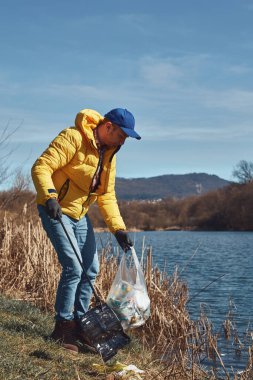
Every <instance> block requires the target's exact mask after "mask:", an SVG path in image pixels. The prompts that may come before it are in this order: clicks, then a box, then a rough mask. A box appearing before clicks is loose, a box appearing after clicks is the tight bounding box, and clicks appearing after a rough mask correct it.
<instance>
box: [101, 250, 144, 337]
mask: <svg viewBox="0 0 253 380" xmlns="http://www.w3.org/2000/svg"><path fill="white" fill-rule="evenodd" d="M106 303H107V304H108V306H109V307H110V308H112V309H113V310H114V311H115V313H116V314H117V316H118V318H119V320H120V321H121V325H122V327H123V329H124V330H126V329H129V328H135V327H139V326H141V325H143V324H144V323H145V322H146V320H147V319H148V318H149V316H150V299H149V296H148V292H147V287H146V283H145V279H144V275H143V272H142V269H141V266H140V263H139V260H138V257H137V255H136V252H135V249H134V248H133V247H131V253H127V254H126V253H124V254H123V256H122V259H121V262H120V265H119V268H118V271H117V273H116V276H115V278H114V280H113V283H112V286H111V289H110V291H109V294H108V297H107V299H106Z"/></svg>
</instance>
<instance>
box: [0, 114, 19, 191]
mask: <svg viewBox="0 0 253 380" xmlns="http://www.w3.org/2000/svg"><path fill="white" fill-rule="evenodd" d="M22 123H23V121H21V122H20V124H19V125H17V126H16V127H15V128H11V126H10V121H9V122H8V123H7V124H6V125H5V126H4V128H3V129H2V131H0V185H1V184H2V183H3V182H4V181H5V180H6V179H7V178H9V177H10V176H11V174H13V173H11V172H10V162H9V161H10V156H11V154H12V151H13V150H12V149H11V148H10V139H11V136H12V135H14V134H15V133H16V132H17V130H18V129H19V128H20V127H21V125H22ZM14 174H15V171H14Z"/></svg>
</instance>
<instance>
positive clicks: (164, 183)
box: [116, 173, 230, 200]
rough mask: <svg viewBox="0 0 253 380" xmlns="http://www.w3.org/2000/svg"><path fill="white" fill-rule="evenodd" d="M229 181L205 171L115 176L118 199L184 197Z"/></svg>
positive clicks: (227, 183) (206, 190)
mask: <svg viewBox="0 0 253 380" xmlns="http://www.w3.org/2000/svg"><path fill="white" fill-rule="evenodd" d="M229 184H230V182H229V181H226V180H225V179H222V178H220V177H218V176H216V175H210V174H206V173H190V174H181V175H179V174H168V175H162V176H157V177H150V178H130V179H126V178H116V194H117V197H118V199H120V200H147V199H161V198H168V197H175V198H185V197H187V196H190V195H197V194H204V193H206V192H208V191H210V190H216V189H219V188H222V187H225V186H227V185H229Z"/></svg>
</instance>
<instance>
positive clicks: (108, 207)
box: [97, 156, 126, 233]
mask: <svg viewBox="0 0 253 380" xmlns="http://www.w3.org/2000/svg"><path fill="white" fill-rule="evenodd" d="M115 175H116V156H114V158H113V160H112V165H111V170H110V177H109V183H108V191H107V192H106V193H105V194H103V195H99V196H98V198H97V203H98V207H99V209H100V212H101V214H102V216H103V219H104V221H105V223H106V224H107V226H108V228H109V230H110V231H111V232H112V233H115V232H116V231H118V230H126V226H125V223H124V221H123V219H122V217H121V215H120V211H119V206H118V202H117V199H116V194H115Z"/></svg>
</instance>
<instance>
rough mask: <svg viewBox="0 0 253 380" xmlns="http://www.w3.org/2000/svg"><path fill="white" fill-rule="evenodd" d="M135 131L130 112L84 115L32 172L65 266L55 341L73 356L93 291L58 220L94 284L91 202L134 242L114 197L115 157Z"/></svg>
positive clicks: (125, 242) (125, 241)
mask: <svg viewBox="0 0 253 380" xmlns="http://www.w3.org/2000/svg"><path fill="white" fill-rule="evenodd" d="M134 126H135V120H134V117H133V115H132V114H131V113H130V112H129V111H128V110H126V109H122V108H116V109H113V110H111V111H110V112H108V113H107V114H106V115H105V116H104V117H103V116H101V115H100V114H99V113H98V112H97V111H94V110H90V109H85V110H82V111H80V112H79V113H78V114H77V116H76V120H75V126H74V127H70V128H67V129H64V130H63V131H62V132H61V133H60V134H59V135H58V136H57V137H56V138H55V139H54V140H53V141H52V142H51V144H50V145H49V147H48V148H47V149H46V150H45V151H44V153H43V154H42V155H41V156H40V157H39V158H38V159H37V161H36V162H35V163H34V165H33V167H32V178H33V181H34V185H35V188H36V190H37V203H38V210H39V215H40V218H41V221H42V224H43V227H44V229H45V231H46V232H47V235H48V237H49V239H50V240H51V242H52V244H53V246H54V248H55V250H56V252H57V255H58V259H59V262H60V264H61V266H62V273H61V278H60V281H59V284H58V289H57V294H56V302H55V312H56V315H55V319H56V323H55V328H54V331H53V333H52V334H51V338H52V339H54V340H56V341H59V342H60V343H61V344H62V346H63V347H64V348H66V349H68V350H70V351H72V352H73V353H78V343H77V340H78V338H79V339H80V337H79V330H80V327H79V321H80V318H81V317H82V316H83V315H84V314H85V313H86V311H87V310H88V307H89V303H90V298H91V295H92V290H91V288H90V286H89V284H88V282H87V280H86V278H85V275H84V274H83V273H82V269H81V266H80V264H79V262H78V260H77V258H76V256H75V254H74V252H73V249H72V247H71V245H70V243H69V241H68V239H67V237H66V235H65V233H64V231H63V229H62V226H61V224H60V223H59V218H60V217H61V218H62V221H63V223H64V224H65V227H66V229H67V231H68V234H69V235H70V237H71V240H72V241H73V243H74V245H75V248H76V250H77V252H78V254H79V257H80V258H81V259H82V262H83V265H84V268H85V269H86V271H87V273H88V276H89V278H90V280H91V282H92V283H94V281H95V278H96V275H97V273H98V269H99V267H98V257H97V249H96V243H95V236H94V231H93V228H92V225H91V223H90V220H89V218H88V216H87V211H88V209H89V206H90V205H91V204H92V203H94V202H95V201H97V203H98V206H99V209H100V211H101V213H102V216H103V218H104V220H105V222H106V224H107V226H108V227H109V229H110V231H111V232H112V233H113V234H114V235H115V237H116V239H117V241H118V243H119V245H120V246H121V248H122V249H123V250H124V251H127V250H128V249H130V246H131V245H132V242H131V240H130V239H129V237H128V234H127V232H126V227H125V224H124V222H123V219H122V217H121V215H120V211H119V208H118V204H117V200H116V197H115V189H114V187H115V173H116V156H115V153H116V152H117V151H118V150H119V149H120V148H121V146H122V145H123V144H124V142H125V140H126V138H128V137H133V138H136V139H138V140H139V139H140V138H141V137H140V136H139V135H138V134H137V133H136V132H135V130H134ZM83 343H85V342H83Z"/></svg>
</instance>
